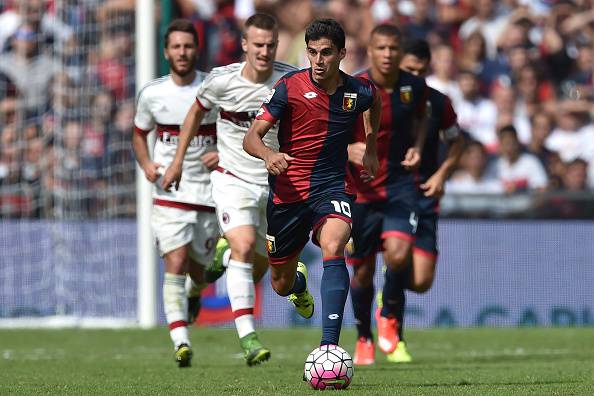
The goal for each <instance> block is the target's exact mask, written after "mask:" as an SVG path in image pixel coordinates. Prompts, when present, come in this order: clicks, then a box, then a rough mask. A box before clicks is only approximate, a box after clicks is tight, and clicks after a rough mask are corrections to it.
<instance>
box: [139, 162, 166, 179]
mask: <svg viewBox="0 0 594 396" xmlns="http://www.w3.org/2000/svg"><path fill="white" fill-rule="evenodd" d="M162 168H163V165H161V164H159V163H157V162H149V163H148V164H147V165H145V166H143V167H142V170H143V171H144V177H146V180H148V181H150V182H151V183H154V182H156V181H157V179H158V178H159V176H161V172H160V169H162Z"/></svg>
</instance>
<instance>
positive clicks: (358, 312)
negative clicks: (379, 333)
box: [351, 282, 375, 338]
mask: <svg viewBox="0 0 594 396" xmlns="http://www.w3.org/2000/svg"><path fill="white" fill-rule="evenodd" d="M374 293H375V289H374V287H373V283H372V284H370V285H369V286H367V287H361V286H359V285H355V284H354V283H353V282H351V302H352V303H353V313H354V314H355V323H356V325H357V337H365V338H373V337H372V335H371V305H372V304H373V295H374Z"/></svg>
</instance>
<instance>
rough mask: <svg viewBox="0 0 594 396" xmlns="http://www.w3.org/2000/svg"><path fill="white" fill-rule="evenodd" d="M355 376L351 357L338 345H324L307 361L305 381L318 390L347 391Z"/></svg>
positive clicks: (313, 352) (311, 354) (314, 351)
mask: <svg viewBox="0 0 594 396" xmlns="http://www.w3.org/2000/svg"><path fill="white" fill-rule="evenodd" d="M353 374H354V371H353V359H352V358H351V355H349V353H348V352H347V351H345V350H344V349H342V348H341V347H339V346H338V345H322V346H320V347H319V348H316V349H314V350H313V351H312V352H311V353H310V354H309V356H308V357H307V359H306V360H305V374H304V379H305V380H306V381H307V383H309V385H311V387H312V388H314V389H317V390H324V389H345V388H346V387H347V386H349V384H350V383H351V380H352V379H353Z"/></svg>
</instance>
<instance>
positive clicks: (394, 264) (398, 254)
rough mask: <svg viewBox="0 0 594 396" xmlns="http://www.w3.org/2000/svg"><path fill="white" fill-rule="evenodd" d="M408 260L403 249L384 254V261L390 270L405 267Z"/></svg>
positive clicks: (388, 251) (406, 253) (391, 250)
mask: <svg viewBox="0 0 594 396" xmlns="http://www.w3.org/2000/svg"><path fill="white" fill-rule="evenodd" d="M407 259H408V252H407V251H406V250H404V249H390V250H386V251H385V252H384V261H385V262H386V264H387V265H388V266H389V267H390V269H393V270H397V269H399V268H403V267H405V266H406V265H407V264H408V263H407Z"/></svg>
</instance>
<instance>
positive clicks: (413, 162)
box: [400, 147, 421, 170]
mask: <svg viewBox="0 0 594 396" xmlns="http://www.w3.org/2000/svg"><path fill="white" fill-rule="evenodd" d="M400 164H401V165H402V166H404V169H406V170H413V169H417V168H418V167H419V165H421V153H419V150H417V148H415V147H411V148H409V149H408V151H407V152H406V155H405V156H404V160H403V161H402V162H400Z"/></svg>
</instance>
